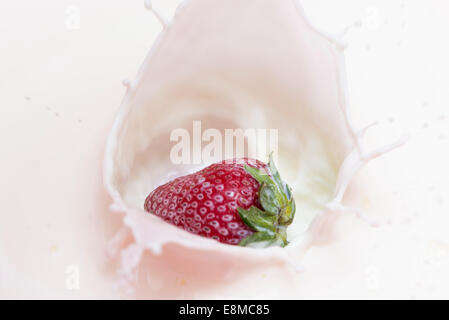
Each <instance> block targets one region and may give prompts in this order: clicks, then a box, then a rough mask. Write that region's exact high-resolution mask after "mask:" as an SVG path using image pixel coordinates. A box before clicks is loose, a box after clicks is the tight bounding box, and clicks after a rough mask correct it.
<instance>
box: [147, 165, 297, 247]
mask: <svg viewBox="0 0 449 320" xmlns="http://www.w3.org/2000/svg"><path fill="white" fill-rule="evenodd" d="M145 210H146V211H148V212H150V213H152V214H155V215H157V216H159V217H160V218H162V219H164V220H165V221H167V222H170V223H171V224H174V225H175V226H178V227H180V228H183V229H185V230H187V231H189V232H192V233H194V234H198V235H200V236H204V237H207V238H212V239H215V240H218V241H220V242H223V243H228V244H234V245H236V244H240V245H243V246H244V245H248V244H250V243H254V242H262V243H263V244H266V245H269V244H279V245H281V246H284V245H286V244H287V240H286V228H287V226H288V225H290V224H291V222H292V220H293V217H294V214H295V202H294V199H293V197H292V195H291V190H290V188H289V187H288V186H287V185H286V184H285V183H284V182H283V181H282V180H281V178H280V176H279V173H278V171H277V169H276V167H275V166H274V163H273V161H272V158H271V156H270V161H269V163H268V164H265V163H263V162H260V161H258V160H253V159H248V158H242V159H235V160H231V161H223V162H220V163H216V164H213V165H210V166H208V167H207V168H205V169H203V170H201V171H198V172H196V173H193V174H190V175H187V176H183V177H180V178H177V179H175V180H173V181H170V182H168V183H166V184H164V185H162V186H160V187H158V188H156V189H155V190H154V191H153V192H151V193H150V195H149V196H148V197H147V198H146V200H145Z"/></svg>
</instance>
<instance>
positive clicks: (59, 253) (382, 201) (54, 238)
mask: <svg viewBox="0 0 449 320" xmlns="http://www.w3.org/2000/svg"><path fill="white" fill-rule="evenodd" d="M177 2H178V1H171V0H170V1H168V0H159V1H155V2H154V6H155V7H156V8H157V9H160V10H161V11H162V12H163V14H164V16H165V17H166V18H167V19H170V17H171V14H170V13H171V12H172V10H173V9H174V8H175V7H176V3H177ZM302 3H303V5H304V8H305V10H306V12H307V14H308V16H309V18H310V19H311V20H312V22H313V23H314V24H315V25H316V26H318V27H319V28H320V29H322V30H324V31H326V32H328V33H332V34H338V33H340V32H342V31H343V30H344V29H345V28H346V27H348V26H350V25H352V24H354V27H353V28H351V29H349V31H348V32H347V34H346V36H345V37H344V39H345V40H346V41H347V43H348V45H349V46H348V49H347V51H346V52H347V54H346V57H347V71H348V80H349V89H350V99H351V112H352V114H353V115H354V117H355V119H356V123H357V124H358V125H359V126H363V125H365V124H368V123H369V122H371V121H372V120H378V121H379V122H380V124H381V127H380V128H379V129H377V130H374V131H373V132H372V133H371V134H370V135H369V136H368V137H367V141H368V142H369V143H372V144H378V143H381V142H387V141H389V140H391V139H394V138H395V137H399V136H401V135H402V134H404V133H407V134H410V135H411V140H410V142H409V143H408V145H407V146H405V147H404V148H402V149H400V150H398V151H395V152H394V153H392V154H390V155H388V156H386V157H384V158H382V159H379V160H378V161H377V162H376V163H373V164H370V165H369V166H368V167H367V169H365V170H364V171H362V172H361V176H363V177H365V178H368V180H369V181H370V182H369V186H370V187H371V189H372V190H373V191H370V192H368V194H369V197H368V196H367V198H369V200H366V199H365V200H361V205H362V206H365V207H376V208H377V212H380V213H379V215H380V217H381V218H382V219H385V220H386V221H388V223H390V224H391V225H392V227H391V228H390V229H387V230H383V231H378V232H377V233H375V232H374V231H366V230H365V229H362V231H360V232H359V233H358V234H357V233H356V234H355V235H353V239H357V238H356V236H357V235H360V236H363V234H366V232H368V233H369V235H370V236H369V238H370V241H371V240H372V239H375V240H372V241H374V242H375V245H373V246H372V248H376V249H370V250H371V251H370V253H367V254H366V256H361V257H360V261H361V262H360V263H359V265H358V266H357V268H358V269H355V271H354V277H356V278H357V280H356V281H358V283H359V284H354V285H351V282H350V281H349V282H348V287H347V288H344V286H343V285H342V284H341V283H340V284H339V283H338V281H336V282H334V284H335V285H334V286H332V287H331V288H328V291H326V292H321V293H317V292H313V293H312V292H310V294H304V292H302V294H303V296H309V297H317V296H318V297H386V298H397V297H401V298H420V297H424V298H428V297H429V298H441V297H446V298H449V279H448V276H447V274H446V273H447V272H445V270H448V269H447V268H448V266H449V236H448V232H447V230H448V227H449V224H448V221H449V220H448V217H447V215H448V214H449V210H448V209H449V187H448V183H449V173H448V169H447V168H448V165H449V151H448V150H449V130H448V127H449V112H448V106H449V90H448V84H449V62H448V57H449V42H448V40H447V39H448V36H447V32H448V30H449V19H448V18H447V17H448V14H447V13H448V11H449V2H447V1H443V0H440V1H438V0H431V1H422V0H415V1H405V0H388V1H387V0H383V1H380V0H370V1H365V0H357V1H355V0H339V1H332V0H304V1H302ZM236 10H238V8H236ZM78 17H79V19H78ZM160 30H161V26H160V25H159V23H158V22H157V20H156V19H155V18H154V17H153V16H152V15H151V13H150V12H149V11H147V10H145V9H144V6H143V2H142V1H140V0H132V1H125V0H114V1H112V0H96V1H87V0H84V1H81V0H73V1H56V0H41V1H30V0H28V1H2V2H1V3H0V148H1V149H0V150H1V157H0V177H1V178H0V194H1V197H0V199H1V206H2V210H1V213H0V297H55V296H56V297H111V296H114V295H113V294H112V293H111V292H112V290H111V287H112V285H111V284H110V282H111V281H110V279H111V278H110V277H105V276H104V274H108V275H110V274H111V271H110V270H109V269H108V267H107V266H106V265H107V263H106V262H105V261H103V260H104V258H103V250H104V245H105V243H106V241H107V239H108V238H110V236H112V234H113V232H114V231H115V229H116V225H117V221H111V222H109V223H106V224H105V223H104V216H102V215H99V214H98V212H99V211H101V210H102V209H103V208H104V207H107V205H108V201H109V200H108V198H107V196H106V195H105V194H104V191H103V189H102V182H101V157H102V153H103V147H104V142H105V137H106V134H107V129H108V128H109V127H110V125H111V122H112V119H113V117H114V114H115V111H116V110H117V108H118V106H119V104H120V101H121V98H122V97H123V94H124V92H125V89H124V87H123V86H122V84H121V81H122V80H123V79H125V78H128V77H133V75H134V74H135V73H136V72H137V70H138V68H139V66H140V64H141V63H142V61H143V59H144V57H145V56H146V54H147V52H148V50H149V49H150V47H151V45H152V43H153V41H154V40H155V38H156V37H157V34H158V33H159V32H160ZM86 172H87V173H89V175H88V176H87V180H86V175H85V174H84V175H83V173H86ZM86 181H87V185H86ZM98 199H101V201H100V203H98ZM373 202H375V203H373ZM71 203H76V204H77V211H76V214H68V213H69V212H71V210H72V208H70V204H71ZM93 204H94V205H93ZM382 212H388V215H387V214H385V215H382ZM391 212H394V214H393V215H392V214H391ZM66 213H67V214H66ZM104 215H106V213H104ZM111 219H112V218H111ZM348 219H349V218H348ZM112 220H113V219H112ZM396 225H397V227H395V226H396ZM99 226H101V227H100V228H99ZM98 230H101V231H100V232H101V234H100V237H99V238H98V237H97V238H95V237H94V236H93V235H91V234H92V233H98V232H99V231H98ZM79 234H86V235H87V236H85V237H82V238H81V239H80V238H79V237H77V235H79ZM379 238H380V239H379ZM94 239H96V240H95V241H96V242H94ZM98 239H100V240H98ZM348 241H349V240H348ZM362 242H363V241H362ZM87 249H88V250H87ZM87 251H89V254H87V253H86V252H87ZM362 251H363V250H362V249H360V252H359V253H360V254H362ZM357 252H358V251H357ZM394 259H397V260H394ZM392 260H394V261H392ZM87 261H89V263H88V262H87ZM91 261H94V263H91ZM72 265H75V266H81V279H82V281H81V288H80V289H79V290H68V288H67V282H66V281H67V273H66V271H67V268H68V267H69V266H72ZM405 270H407V272H405ZM332 276H338V274H332V275H329V279H332ZM83 277H84V278H83ZM305 282H306V284H305V285H306V286H307V285H308V286H309V287H312V288H313V287H314V286H313V282H311V281H309V282H307V281H306V280H305ZM94 283H95V286H94V285H93V284H94ZM360 283H362V284H360ZM83 284H84V286H83ZM217 290H218V289H217ZM211 294H215V295H217V296H218V295H220V292H219V291H215V292H213V293H211ZM186 297H189V296H188V294H186ZM206 297H207V295H206ZM274 297H279V296H274Z"/></svg>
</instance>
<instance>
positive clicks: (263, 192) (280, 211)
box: [238, 153, 296, 247]
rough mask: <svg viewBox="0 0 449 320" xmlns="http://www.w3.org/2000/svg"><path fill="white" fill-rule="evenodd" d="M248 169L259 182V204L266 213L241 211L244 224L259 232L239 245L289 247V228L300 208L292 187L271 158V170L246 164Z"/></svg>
mask: <svg viewBox="0 0 449 320" xmlns="http://www.w3.org/2000/svg"><path fill="white" fill-rule="evenodd" d="M245 170H246V171H247V172H248V173H249V174H250V175H251V176H252V177H253V178H254V179H256V180H257V182H259V184H260V188H259V202H260V204H261V206H262V208H263V210H261V209H259V208H257V207H255V206H252V207H250V208H249V209H248V210H246V209H243V208H238V213H239V215H240V217H241V218H242V220H243V222H244V223H245V224H246V225H247V226H248V227H250V228H251V229H253V230H255V231H256V232H255V233H254V234H252V235H250V236H248V237H246V238H244V239H242V240H241V241H240V243H239V245H240V246H247V245H250V244H253V243H256V242H259V243H260V242H266V245H267V246H271V245H280V246H282V247H284V246H286V245H287V244H288V241H287V227H288V226H289V225H290V224H291V223H292V222H293V218H294V216H295V211H296V205H295V200H294V199H293V196H292V192H291V188H290V187H289V186H288V185H287V184H286V183H285V182H284V181H282V179H281V176H280V174H279V171H278V170H277V168H276V165H275V164H274V161H273V153H271V154H270V156H269V161H268V167H267V171H265V170H263V169H258V168H254V167H251V166H248V165H246V166H245Z"/></svg>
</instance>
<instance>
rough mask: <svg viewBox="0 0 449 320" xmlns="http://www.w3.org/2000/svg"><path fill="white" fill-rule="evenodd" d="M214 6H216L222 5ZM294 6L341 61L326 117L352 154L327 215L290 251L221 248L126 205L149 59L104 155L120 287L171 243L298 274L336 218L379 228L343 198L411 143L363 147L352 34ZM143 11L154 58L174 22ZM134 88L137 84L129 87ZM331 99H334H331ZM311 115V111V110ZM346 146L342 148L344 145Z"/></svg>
mask: <svg viewBox="0 0 449 320" xmlns="http://www.w3.org/2000/svg"><path fill="white" fill-rule="evenodd" d="M187 2H188V3H187ZM191 2H195V1H194V0H190V1H186V3H184V4H183V5H182V8H183V9H184V8H185V7H188V4H189V3H191ZM197 2H201V1H197ZM216 2H217V3H218V1H216ZM249 2H250V1H248V3H249ZM292 3H293V4H294V8H295V9H296V10H297V14H298V15H299V17H298V19H299V18H301V19H303V20H304V21H305V22H306V25H307V26H306V27H307V28H310V30H311V31H309V30H303V31H304V33H305V32H308V33H311V34H312V35H314V36H315V35H316V37H323V38H325V39H326V40H327V41H328V42H329V43H330V44H331V45H332V46H333V47H334V48H335V50H336V55H335V59H337V61H336V65H337V72H336V79H333V80H334V81H335V82H336V87H337V96H336V98H337V100H338V101H337V103H336V107H337V108H338V109H339V110H330V111H329V112H330V114H327V115H325V116H329V117H335V118H336V117H340V116H341V115H342V116H343V117H342V119H343V122H344V124H343V125H342V126H343V127H344V130H345V131H346V133H342V134H341V137H343V135H347V136H348V137H349V140H350V144H351V145H352V147H351V148H350V151H349V152H348V154H347V155H346V156H345V157H344V160H343V161H342V162H341V165H340V168H339V170H338V174H337V179H336V185H335V192H334V195H333V198H332V200H331V201H329V202H328V203H327V204H326V205H325V206H324V210H322V211H321V212H320V213H319V214H317V215H316V217H315V218H314V220H313V222H312V223H311V225H310V226H309V228H308V230H307V232H306V233H305V235H304V236H303V237H298V238H296V239H292V241H291V243H290V244H289V246H287V247H286V248H284V249H281V248H269V249H250V248H240V247H234V246H227V245H222V244H219V243H217V242H215V241H213V240H209V239H198V238H199V237H197V236H193V235H190V234H188V233H187V232H185V231H182V230H177V228H175V227H173V226H171V225H169V224H167V223H165V222H161V221H158V220H157V219H153V217H148V215H146V214H145V213H143V211H142V210H139V209H137V208H133V207H130V205H129V201H126V200H125V197H124V195H123V194H124V193H123V189H124V188H125V189H126V188H128V189H129V187H126V186H124V183H123V181H122V180H123V178H122V177H123V176H129V175H130V174H131V168H130V165H129V164H128V165H126V164H127V163H132V162H133V161H134V160H133V157H135V156H134V155H128V154H127V150H128V151H129V149H126V146H125V145H124V144H123V140H124V139H125V138H124V137H126V132H125V133H123V132H124V130H125V129H126V128H127V127H129V126H132V125H128V124H127V122H126V121H128V120H127V119H128V118H129V117H131V116H132V110H131V109H132V106H133V103H134V100H137V98H136V96H137V94H138V93H137V92H135V91H136V90H137V89H136V85H137V84H138V83H139V82H141V81H144V80H143V79H144V76H145V74H143V73H144V72H145V66H146V65H147V64H148V63H149V62H148V60H149V59H150V58H149V57H148V58H147V59H146V61H145V63H144V66H143V67H142V70H141V73H140V75H138V77H137V79H136V80H135V81H133V82H130V81H127V82H126V83H125V85H126V86H127V88H128V90H127V95H126V97H125V100H124V102H123V107H122V109H121V111H120V112H119V114H118V116H117V119H116V122H115V124H114V127H113V128H112V131H111V134H110V137H109V139H108V144H107V149H106V155H105V166H104V175H105V186H106V188H107V190H108V192H109V194H110V195H111V197H112V199H113V204H112V205H111V210H113V211H115V212H119V213H120V214H123V221H124V226H123V227H122V229H121V230H120V231H119V232H118V233H117V235H116V236H115V237H114V238H113V239H112V240H111V241H110V243H109V246H108V248H107V253H108V255H109V256H110V257H111V258H112V259H120V265H121V267H120V270H119V273H120V275H121V281H122V284H124V285H126V284H129V283H131V282H132V281H133V280H135V278H136V269H137V267H138V266H139V263H140V261H141V259H142V255H143V253H144V252H145V250H149V251H151V252H152V253H153V254H161V253H162V250H163V247H164V245H165V244H169V243H176V244H178V245H180V246H183V247H185V248H186V249H187V248H188V249H189V250H196V251H199V252H204V255H208V254H211V252H212V253H219V255H220V256H222V257H225V258H226V257H229V260H232V261H235V260H236V257H237V260H238V259H241V260H254V261H258V260H259V261H270V260H273V261H281V262H283V263H285V264H286V265H287V266H291V267H293V269H294V270H296V271H302V269H301V268H300V267H299V263H300V261H301V258H302V257H303V256H304V255H305V253H306V252H307V250H308V249H309V248H311V247H312V246H315V245H320V244H323V243H326V242H328V241H330V235H331V234H332V229H333V227H334V222H335V221H336V219H337V213H342V212H343V213H349V214H356V215H357V216H358V217H360V218H362V219H363V220H364V221H366V222H367V223H369V224H370V225H372V226H378V225H379V223H378V222H377V221H373V220H371V219H368V218H366V217H365V216H364V215H363V213H362V212H361V211H360V210H358V209H353V208H347V207H345V206H344V204H343V203H342V200H343V196H344V195H345V193H346V190H347V188H348V185H349V183H350V182H351V180H352V178H353V177H354V175H355V174H356V173H357V171H358V170H359V169H360V168H361V167H363V166H364V165H365V164H366V163H368V162H369V161H371V160H373V159H375V158H377V157H379V156H382V155H383V154H385V153H387V152H389V151H392V150H394V149H396V148H398V147H400V146H402V145H403V144H404V143H405V142H406V140H407V139H408V138H407V137H405V138H403V139H401V140H399V141H397V142H394V143H392V144H390V145H386V146H384V147H381V148H379V149H376V150H367V148H366V147H365V145H364V142H363V137H364V135H365V134H366V132H367V131H368V130H369V129H370V128H372V127H373V126H375V125H376V123H373V124H371V125H369V126H367V127H365V128H362V129H360V130H358V129H356V128H355V126H354V124H353V121H352V119H351V116H350V114H349V111H348V105H349V102H348V91H347V85H346V82H347V79H346V72H345V57H344V50H345V48H346V47H347V45H346V44H345V43H344V41H343V39H342V38H343V36H344V34H345V33H346V32H347V31H348V29H347V30H345V31H344V32H343V33H342V34H340V35H339V36H332V35H328V34H326V33H324V32H322V31H319V30H317V29H316V28H315V27H314V26H312V24H311V23H310V22H309V21H308V20H307V19H306V18H305V17H306V16H305V13H304V12H303V9H302V7H301V5H300V3H299V1H295V0H292ZM242 5H243V4H242ZM274 5H277V3H276V1H274V2H273V6H274ZM145 6H146V8H147V9H149V10H150V11H151V12H152V13H153V14H154V16H155V17H156V18H157V19H158V21H159V22H160V23H161V25H162V27H163V31H162V33H161V35H160V36H159V39H158V41H157V43H156V44H155V45H154V47H153V49H152V53H150V57H151V55H152V54H156V53H155V51H156V50H157V48H158V46H161V43H162V41H163V40H164V36H165V35H166V33H167V32H168V31H169V30H170V27H171V25H172V24H173V23H171V24H169V23H168V22H166V21H165V20H164V19H163V18H162V16H161V15H160V14H159V13H158V12H157V10H155V8H154V7H153V6H152V3H151V1H148V0H147V1H145ZM178 11H180V10H177V14H178ZM176 19H178V17H177V16H175V18H174V21H176ZM355 25H356V26H357V23H355ZM178 40H179V39H178ZM305 55H307V54H305ZM147 72H148V71H147ZM146 75H147V74H146ZM331 80H332V79H331ZM131 83H133V84H136V85H131ZM329 95H330V96H331V94H329ZM309 99H310V97H309ZM304 110H306V109H304ZM311 112H313V110H312V111H311ZM338 112H339V113H340V114H338ZM306 116H307V115H304V117H306ZM313 116H316V114H312V113H311V114H310V117H311V119H312V120H313V118H312V117H313ZM137 121H138V120H137ZM335 122H338V120H335ZM338 125H339V124H337V125H336V126H337V127H338ZM128 130H129V129H128ZM134 135H135V134H134ZM131 137H133V135H131ZM134 139H135V141H136V142H135V144H136V146H135V148H136V149H139V150H140V149H142V150H143V149H144V148H145V147H146V144H147V143H148V142H145V139H144V138H141V139H139V138H138V137H137V138H134ZM341 139H343V138H341ZM342 144H344V143H343V142H342ZM133 152H134V151H133ZM123 163H125V164H123ZM142 179H143V178H142ZM137 202H138V201H137ZM129 243H130V244H129ZM127 244H128V245H127ZM126 245H127V246H126ZM125 246H126V247H125ZM124 247H125V248H124Z"/></svg>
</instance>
